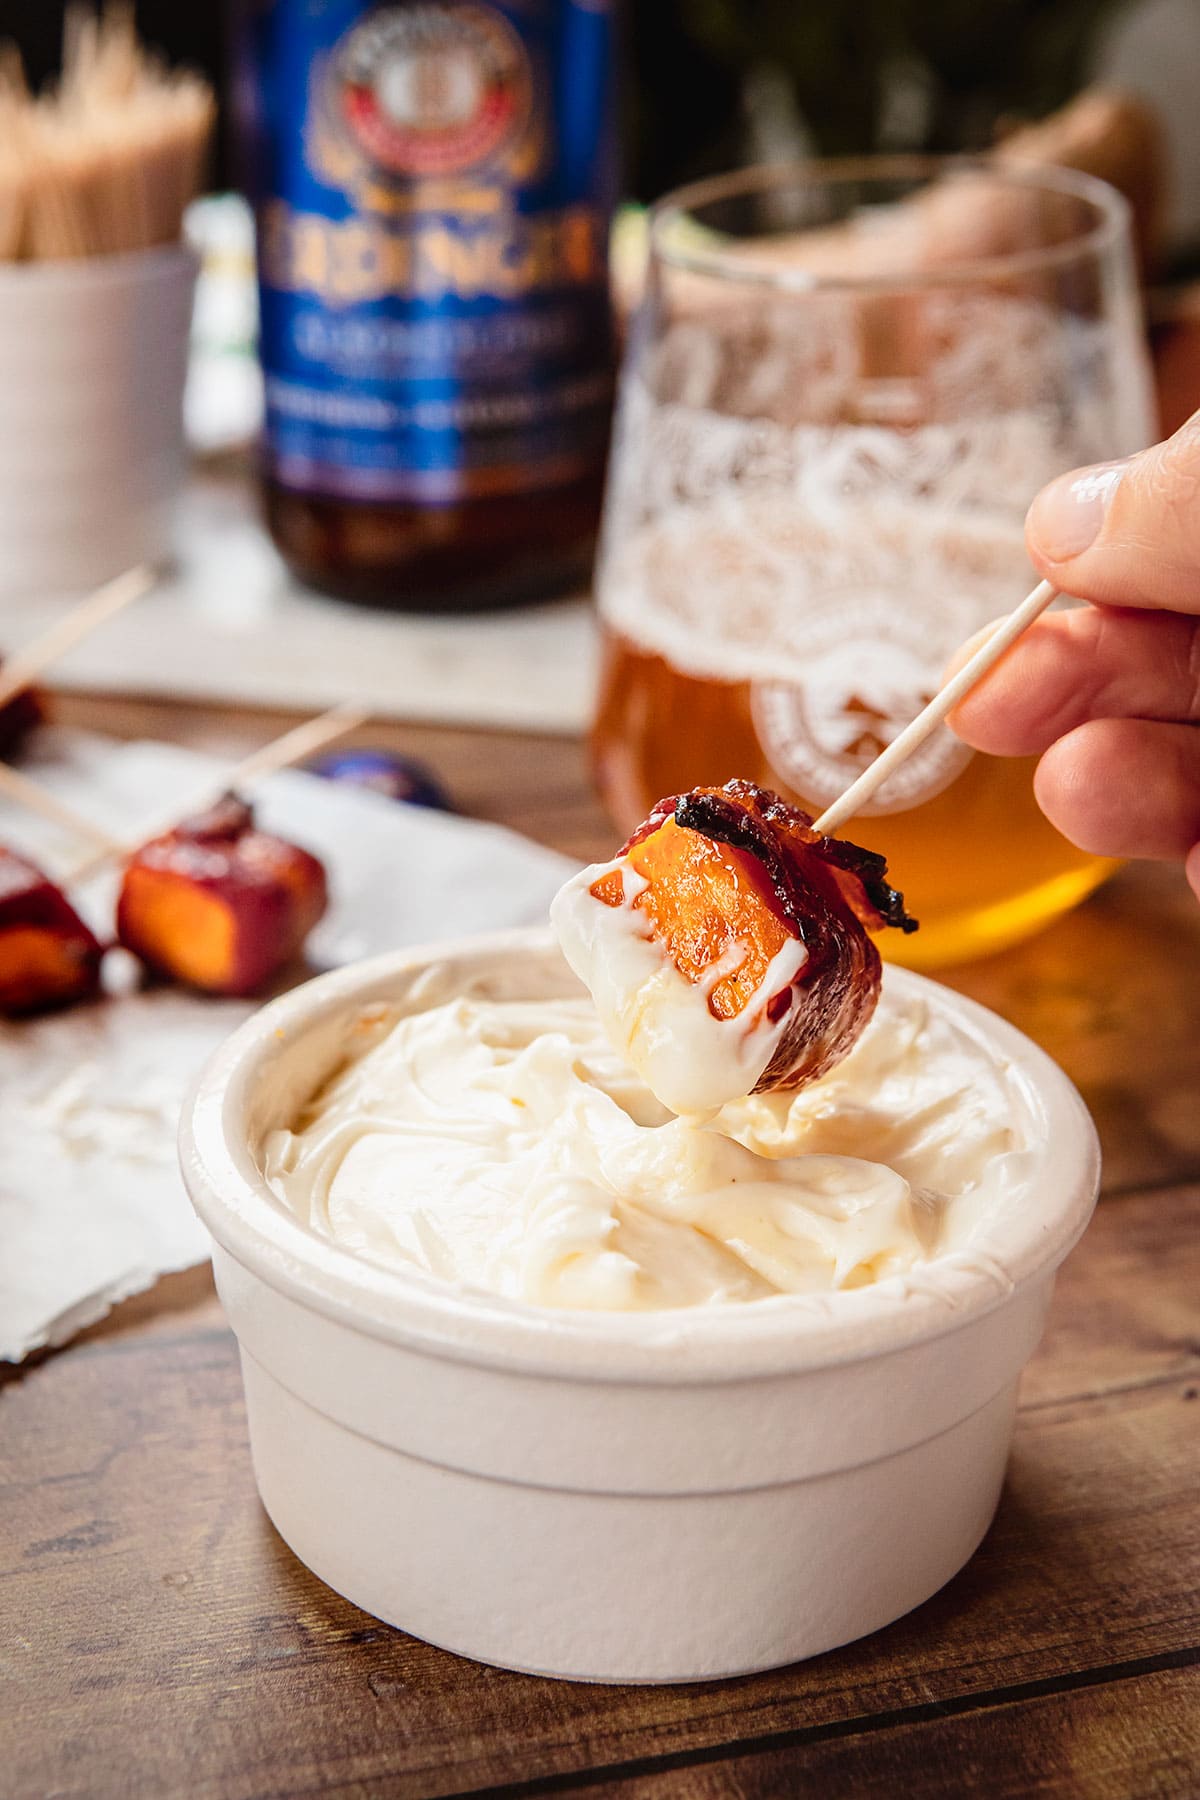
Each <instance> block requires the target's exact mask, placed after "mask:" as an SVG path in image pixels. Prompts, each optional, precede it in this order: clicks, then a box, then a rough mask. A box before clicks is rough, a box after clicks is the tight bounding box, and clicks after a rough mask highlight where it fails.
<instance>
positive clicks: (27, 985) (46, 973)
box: [0, 846, 103, 1017]
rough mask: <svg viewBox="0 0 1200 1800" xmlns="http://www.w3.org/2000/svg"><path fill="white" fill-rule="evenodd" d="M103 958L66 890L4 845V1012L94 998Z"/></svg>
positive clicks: (0, 924)
mask: <svg viewBox="0 0 1200 1800" xmlns="http://www.w3.org/2000/svg"><path fill="white" fill-rule="evenodd" d="M102 954H103V952H102V950H101V948H100V945H99V943H98V942H97V941H96V938H95V937H94V936H93V935H92V933H91V932H90V931H89V930H88V928H87V926H86V925H85V924H84V922H83V920H82V919H81V918H80V917H79V914H78V913H77V912H76V911H75V908H74V907H73V906H72V905H71V903H70V901H69V900H68V899H67V897H66V895H65V894H64V893H63V891H62V889H61V888H58V887H56V886H55V885H54V883H53V882H52V881H51V880H50V879H49V877H48V876H46V875H43V873H42V871H41V870H40V869H39V868H37V867H36V866H35V865H34V864H33V863H31V862H26V860H25V858H24V857H23V856H18V855H17V854H16V852H15V851H12V850H5V849H4V848H3V847H2V846H0V1014H4V1015H6V1016H8V1017H15V1016H17V1015H18V1014H21V1013H32V1012H41V1011H43V1010H44V1009H46V1008H48V1007H52V1006H69V1005H70V1004H71V1002H72V1001H75V1000H86V999H90V997H91V996H92V995H93V994H95V993H96V992H97V990H98V989H99V986H100V959H101V956H102Z"/></svg>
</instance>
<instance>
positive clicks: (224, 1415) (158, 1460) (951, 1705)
mask: <svg viewBox="0 0 1200 1800" xmlns="http://www.w3.org/2000/svg"><path fill="white" fill-rule="evenodd" d="M65 711H66V716H67V717H68V718H69V719H72V720H74V721H75V722H81V723H87V724H90V725H95V726H98V727H100V728H107V729H111V730H113V731H114V732H118V733H120V734H121V735H135V734H136V735H140V734H155V735H160V736H166V737H172V738H175V739H176V740H178V741H184V742H189V743H195V744H197V745H200V746H203V747H218V748H221V749H223V750H236V749H241V748H243V747H248V746H249V745H250V744H252V743H255V742H260V741H263V740H264V739H265V738H266V737H268V736H269V735H271V734H272V733H273V732H274V731H275V730H276V729H278V728H279V726H280V723H281V721H280V720H279V718H278V717H275V718H267V717H265V716H248V715H245V714H229V713H223V712H218V711H215V710H213V711H208V710H203V709H189V708H175V707H172V708H167V707H163V706H157V705H154V706H152V705H146V706H134V705H129V704H127V703H119V702H109V701H105V702H100V701H75V702H72V703H71V704H70V706H69V707H67V708H66V709H65ZM367 735H368V736H369V738H370V739H371V741H373V742H376V743H378V742H387V743H390V744H393V745H394V746H396V747H397V748H404V749H409V750H412V751H415V752H416V753H418V754H421V755H424V756H426V757H428V758H429V759H430V760H432V761H433V762H434V763H435V764H436V765H437V766H438V767H439V768H440V769H441V770H442V771H443V773H444V774H445V775H446V777H447V778H448V780H449V783H450V785H451V788H452V790H453V792H454V795H455V798H456V800H457V801H458V803H459V805H460V806H461V807H462V808H463V810H465V811H469V812H473V813H476V814H479V815H481V816H484V817H489V818H494V819H499V820H502V821H504V822H506V823H508V824H511V825H514V826H516V827H518V828H519V829H522V830H524V831H527V832H528V833H530V834H531V835H532V836H534V837H537V838H541V839H543V840H544V841H545V842H547V843H551V844H554V845H556V846H557V847H559V848H561V849H563V850H566V851H569V852H573V853H575V854H578V855H579V856H588V855H591V854H594V853H598V852H600V851H602V850H604V849H605V847H606V846H607V845H608V844H609V842H610V838H611V833H610V832H609V830H608V828H607V826H606V824H605V821H604V819H603V818H602V816H601V814H600V812H599V810H598V808H597V806H596V805H595V803H594V801H593V800H592V799H591V797H590V795H589V792H588V788H587V784H586V778H585V772H584V767H583V760H582V755H581V751H580V748H579V746H578V745H576V744H574V743H570V742H562V741H558V740H552V739H534V738H521V737H515V736H506V735H491V734H489V735H486V736H484V735H483V734H478V735H476V734H472V733H468V732H461V731H433V730H417V729H415V728H400V727H379V728H372V729H371V731H370V732H369V733H368V734H367ZM949 979H950V980H951V981H952V983H953V984H954V985H955V986H958V987H961V988H962V989H963V990H964V991H966V992H968V993H970V994H972V995H973V996H975V997H976V998H978V999H980V1000H982V1001H983V1002H985V1003H986V1004H987V1005H990V1006H993V1007H995V1008H996V1009H997V1010H998V1011H1000V1012H1002V1013H1004V1014H1005V1015H1006V1016H1007V1017H1008V1018H1010V1019H1012V1020H1013V1021H1014V1022H1015V1023H1016V1024H1017V1025H1019V1026H1020V1027H1021V1028H1022V1029H1024V1030H1025V1031H1027V1032H1029V1034H1030V1035H1031V1036H1032V1037H1034V1038H1036V1039H1037V1040H1038V1042H1039V1043H1041V1044H1043V1045H1044V1046H1045V1048H1046V1049H1047V1050H1048V1051H1050V1053H1051V1054H1052V1055H1053V1056H1055V1057H1056V1058H1057V1059H1058V1060H1059V1061H1060V1062H1061V1063H1062V1064H1063V1066H1064V1067H1065V1068H1066V1069H1067V1071H1068V1073H1069V1074H1070V1075H1071V1076H1072V1077H1073V1078H1074V1080H1075V1081H1076V1082H1077V1083H1078V1085H1079V1086H1080V1088H1081V1089H1082V1091H1083V1093H1084V1096H1085V1098H1086V1099H1087V1101H1088V1103H1089V1105H1090V1106H1091V1108H1092V1111H1093V1113H1094V1114H1095V1116H1096V1119H1097V1122H1098V1124H1099V1127H1100V1132H1101V1136H1102V1138H1103V1141H1104V1149H1105V1157H1106V1174H1105V1195H1104V1200H1103V1203H1102V1205H1101V1207H1100V1209H1099V1212H1098V1214H1097V1217H1096V1220H1095V1222H1094V1224H1093V1225H1092V1227H1091V1228H1090V1230H1089V1232H1088V1234H1087V1236H1086V1238H1085V1239H1084V1241H1083V1243H1082V1244H1081V1246H1080V1247H1079V1249H1078V1250H1077V1251H1076V1253H1075V1254H1074V1256H1073V1257H1072V1259H1071V1261H1070V1262H1069V1264H1068V1265H1067V1267H1066V1268H1065V1270H1064V1272H1063V1274H1062V1276H1061V1278H1060V1282H1059V1287H1058V1291H1057V1296H1056V1300H1055V1304H1054V1308H1053V1313H1052V1318H1051V1324H1050V1328H1049V1332H1048V1335H1047V1337H1046V1340H1045V1342H1044V1344H1043V1346H1042V1348H1041V1350H1040V1351H1039V1353H1038V1355H1037V1357H1036V1359H1035V1361H1034V1363H1033V1364H1032V1366H1031V1367H1030V1369H1029V1371H1028V1374H1027V1376H1026V1379H1025V1383H1024V1387H1023V1390H1022V1405H1021V1411H1020V1415H1019V1422H1018V1428H1017V1438H1016V1446H1015V1449H1014V1452H1013V1457H1012V1462H1011V1466H1010V1470H1009V1476H1008V1481H1007V1486H1006V1489H1005V1493H1004V1498H1003V1500H1002V1503H1001V1506H1000V1512H999V1516H998V1518H997V1520H996V1524H995V1526H994V1528H993V1530H992V1532H991V1534H990V1535H989V1537H988V1538H987V1540H986V1542H985V1543H984V1545H983V1547H982V1549H981V1550H980V1551H979V1552H978V1554H977V1555H976V1556H975V1558H974V1559H973V1561H972V1562H971V1563H970V1564H969V1566H968V1567H967V1568H966V1569H965V1570H964V1571H963V1573H962V1574H960V1575H959V1576H958V1577H957V1578H956V1579H955V1580H954V1581H952V1582H951V1583H950V1584H949V1586H948V1587H946V1588H945V1589H943V1590H942V1592H941V1593H939V1594H938V1595H936V1596H935V1598H934V1599H932V1600H930V1601H929V1602H928V1603H927V1604H926V1605H925V1606H923V1607H921V1608H920V1609H919V1610H918V1611H917V1612H915V1613H913V1614H911V1615H910V1616H909V1617H908V1618H905V1619H902V1620H901V1621H899V1623H897V1624H895V1625H892V1626H891V1627H889V1628H888V1629H887V1630H885V1631H882V1632H879V1633H877V1634H876V1635H875V1636H873V1637H871V1638H868V1639H866V1640H864V1641H863V1642H861V1643H858V1644H854V1645H851V1646H850V1647H849V1648H847V1649H844V1650H839V1651H836V1652H834V1653H832V1654H830V1655H827V1656H822V1657H818V1658H817V1659H816V1660H815V1661H812V1662H809V1663H804V1664H800V1665H797V1666H796V1667H793V1668H788V1669H783V1670H780V1671H777V1672H775V1673H771V1674H765V1675H757V1676H752V1677H749V1678H746V1679H743V1680H738V1681H730V1682H710V1683H703V1684H695V1685H691V1686H687V1687H676V1688H672V1687H666V1688H619V1687H599V1686H584V1685H580V1684H573V1683H566V1682H553V1681H544V1680H537V1679H533V1678H530V1677H527V1676H521V1675H512V1674H508V1673H504V1672H502V1671H499V1670H495V1669H489V1668H484V1667H482V1666H480V1665H478V1664H475V1663H471V1662H467V1661H464V1660H462V1659H460V1658H457V1657H454V1656H451V1655H448V1654H446V1653H445V1652H443V1651H439V1650H434V1649H431V1648H429V1647H428V1646H427V1645H425V1644H422V1643H419V1642H417V1641H416V1640H414V1639H412V1638H408V1637H405V1636H404V1635H403V1634H402V1633H400V1632H397V1631H393V1630H391V1629H389V1628H388V1627H386V1626H384V1625H381V1624H379V1623H378V1622H377V1621H375V1620H373V1619H371V1618H370V1617H368V1616H367V1615H366V1614H365V1613H362V1612H360V1611H358V1609H357V1608H355V1607H353V1606H351V1605H349V1604H348V1603H347V1602H346V1601H344V1600H342V1599H340V1598H339V1597H338V1596H337V1595H336V1594H333V1593H331V1592H330V1591H329V1590H328V1589H327V1588H325V1587H323V1586H322V1585H321V1583H320V1582H318V1581H317V1580H315V1579H314V1578H313V1577H312V1576H311V1575H309V1574H308V1572H307V1571H306V1570H305V1569H304V1568H303V1567H302V1566H301V1565H300V1564H299V1563H298V1562H297V1561H296V1559H295V1558H294V1557H293V1556H292V1555H291V1553H290V1552H289V1551H288V1550H287V1549H285V1547H284V1546H283V1544H282V1543H281V1542H280V1540H279V1538H278V1537H277V1536H276V1535H275V1533H274V1531H273V1530H272V1528H271V1526H270V1525H269V1524H268V1522H267V1520H266V1518H265V1516H264V1515H263V1513H262V1511H261V1509H260V1507H259V1505H258V1503H257V1500H256V1497H255V1491H254V1483H253V1478H252V1476H251V1470H250V1460H249V1455H248V1452H247V1444H246V1423H245V1412H244V1407H243V1403H242V1392H241V1383H240V1380H239V1376H238V1367H237V1356H236V1351H235V1347H234V1341H233V1338H232V1336H231V1334H230V1333H229V1331H228V1329H227V1328H226V1326H225V1324H224V1321H223V1319H222V1316H221V1312H220V1308H219V1306H218V1304H217V1302H216V1299H215V1296H214V1294H213V1290H212V1283H211V1278H210V1276H209V1273H208V1271H207V1269H196V1270H193V1271H191V1272H189V1273H187V1274H183V1275H178V1276H173V1277H170V1278H168V1279H166V1280H164V1281H161V1282H160V1283H159V1284H158V1286H157V1287H156V1288H154V1289H153V1290H152V1291H151V1292H150V1293H148V1294H145V1295H142V1296H140V1297H139V1298H137V1299H134V1300H131V1301H129V1302H127V1303H126V1304H125V1305H124V1306H122V1307H120V1308H119V1309H118V1310H117V1311H116V1312H115V1313H114V1314H113V1315H112V1316H111V1317H110V1318H109V1319H108V1320H106V1321H105V1322H104V1323H103V1324H101V1325H100V1326H97V1327H95V1328H94V1329H92V1330H91V1331H89V1332H87V1333H85V1334H84V1335H83V1336H82V1337H81V1338H79V1339H77V1340H76V1341H75V1342H74V1343H73V1344H71V1345H70V1346H69V1347H67V1348H66V1349H64V1350H62V1351H59V1352H57V1353H55V1354H50V1355H45V1356H41V1357H37V1358H33V1359H31V1361H30V1362H29V1363H28V1364H26V1365H25V1366H24V1367H23V1368H21V1369H18V1370H15V1371H11V1372H10V1373H9V1375H8V1379H7V1381H6V1382H5V1384H4V1386H3V1389H2V1390H0V1488H2V1489H3V1497H2V1499H0V1568H2V1570H3V1585H2V1589H0V1591H2V1593H3V1601H2V1603H0V1633H2V1646H0V1654H2V1670H0V1696H2V1698H0V1795H3V1796H5V1797H9V1796H11V1797H12V1800H26V1797H27V1796H28V1797H34V1796H37V1797H38V1800H41V1797H43V1796H51V1795H54V1796H88V1797H89V1800H91V1797H101V1800H107V1796H110V1795H111V1796H143V1795H154V1796H158V1795H164V1796H175V1795H186V1796H197V1797H203V1800H210V1797H211V1800H290V1797H291V1796H300V1795H311V1794H328V1795H338V1796H343V1797H344V1800H351V1797H353V1796H372V1797H375V1796H385V1795H386V1796H433V1795H442V1794H451V1793H464V1792H467V1793H488V1794H492V1795H495V1794H500V1793H503V1794H506V1795H507V1794H540V1793H551V1792H559V1791H564V1790H565V1791H571V1792H574V1793H577V1794H581V1795H605V1796H611V1797H612V1800H635V1797H636V1800H643V1797H645V1800H676V1797H682V1796H687V1797H688V1800H692V1797H696V1800H706V1797H708V1796H717V1795H725V1794H736V1795H739V1796H744V1797H747V1800H750V1797H757V1796H763V1795H775V1794H778V1795H794V1794H795V1795H809V1794H812V1795H820V1796H834V1797H838V1796H843V1795H851V1796H859V1795H869V1796H872V1795H879V1796H888V1797H889V1800H890V1797H891V1796H895V1795H904V1796H906V1797H909V1796H910V1797H912V1800H922V1797H924V1796H931V1795H939V1796H955V1797H957V1796H960V1795H966V1794H973V1795H974V1794H978V1795H981V1796H985V1797H987V1800H991V1797H992V1796H997V1797H1003V1796H1013V1797H1018V1796H1019V1797H1024V1796H1030V1795H1056V1796H1057V1795H1062V1796H1072V1797H1074V1796H1084V1797H1085V1800H1130V1797H1131V1796H1149V1795H1154V1796H1171V1797H1174V1796H1179V1797H1180V1800H1195V1797H1196V1796H1197V1795H1200V1669H1198V1664H1200V1506H1198V1499H1197V1496H1198V1495H1200V1032H1198V1030H1197V1023H1198V1007H1197V987H1198V980H1200V908H1197V907H1196V905H1195V902H1194V901H1193V900H1192V899H1191V897H1190V896H1189V894H1188V893H1187V890H1186V888H1185V887H1184V885H1183V881H1182V878H1181V877H1179V876H1177V875H1174V874H1172V873H1171V872H1169V871H1166V870H1163V869H1150V868H1141V869H1131V870H1127V871H1126V872H1125V873H1123V874H1122V875H1121V876H1120V877H1119V878H1118V879H1117V880H1116V881H1115V882H1114V883H1113V884H1111V885H1110V886H1109V887H1108V888H1106V889H1105V890H1103V891H1102V892H1101V893H1100V894H1098V895H1096V896H1095V897H1094V898H1093V899H1092V900H1091V901H1090V902H1089V903H1088V904H1087V905H1086V906H1085V907H1084V908H1082V909H1081V910H1080V911H1079V912H1077V913H1075V914H1073V915H1072V916H1071V917H1069V918H1067V919H1065V920H1062V921H1061V922H1060V923H1058V924H1057V925H1056V926H1054V927H1053V928H1051V929H1050V930H1048V931H1047V932H1045V933H1044V934H1043V935H1042V936H1041V937H1039V938H1037V939H1035V940H1034V941H1033V942H1032V943H1030V944H1028V945H1026V946H1024V947H1022V948H1020V949H1018V950H1015V951H1012V952H1009V953H1007V954H1005V955H1002V956H999V957H996V958H994V959H992V960H991V961H988V962H982V963H979V964H975V965H971V966H968V967H963V968H960V969H956V970H954V971H952V972H951V973H950V975H949ZM0 1253H2V1250H0Z"/></svg>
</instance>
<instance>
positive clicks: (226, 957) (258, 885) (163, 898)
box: [117, 795, 326, 995]
mask: <svg viewBox="0 0 1200 1800" xmlns="http://www.w3.org/2000/svg"><path fill="white" fill-rule="evenodd" d="M325 906H326V886H325V871H324V869H323V868H322V866H321V864H320V863H319V862H318V861H317V858H316V857H315V856H311V855H310V854H309V852H308V851H307V850H301V849H300V848H299V847H298V846H297V845H296V844H289V843H286V842H285V841H284V840H283V839H282V838H277V837H271V836H270V835H269V834H268V833H267V832H263V831H259V830H257V829H256V828H255V825H254V816H253V813H252V812H251V809H250V808H249V807H248V806H247V805H246V804H245V802H244V801H241V800H238V799H236V798H235V797H234V796H232V795H230V796H228V797H227V798H226V799H225V800H222V801H221V802H220V803H219V804H218V805H217V806H215V807H213V808H212V809H211V811H209V812H207V813H205V814H203V815H202V816H201V817H199V818H196V819H189V820H186V821H184V823H183V824H181V825H178V826H176V828H175V829H174V831H170V832H168V833H167V834H166V835H165V836H164V837H160V838H154V839H153V840H152V841H151V842H150V843H148V844H144V845H143V846H142V848H141V849H140V850H139V851H137V853H136V854H135V855H134V856H132V857H131V858H130V859H129V862H128V864H127V866H126V869H125V874H124V878H123V880H122V883H121V893H120V898H119V900H118V902H117V936H118V937H119V938H120V941H121V943H122V944H124V945H125V947H126V949H128V950H132V951H133V953H134V955H135V956H138V957H140V958H141V960H142V961H143V962H144V963H145V964H146V965H147V966H148V967H149V968H151V969H153V970H154V971H155V973H156V974H159V975H163V976H166V977H167V978H168V979H170V980H174V981H181V982H184V983H185V984H186V985H187V986H189V987H195V988H200V989H202V990H203V991H204V992H205V993H210V994H230V995H239V994H253V993H256V992H258V990H259V989H260V988H262V987H264V986H265V985H266V984H267V983H268V982H269V981H270V980H271V979H272V977H274V976H275V975H277V974H278V973H279V971H280V970H281V969H283V968H284V967H286V965H287V964H288V963H289V962H290V961H291V960H292V958H293V957H294V956H295V955H296V953H297V952H298V950H299V949H300V947H301V945H302V944H303V942H304V940H305V938H306V937H307V936H308V934H309V932H310V931H311V930H312V928H313V926H314V925H315V924H316V923H317V920H318V919H319V918H320V917H321V915H322V913H323V912H324V911H325Z"/></svg>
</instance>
